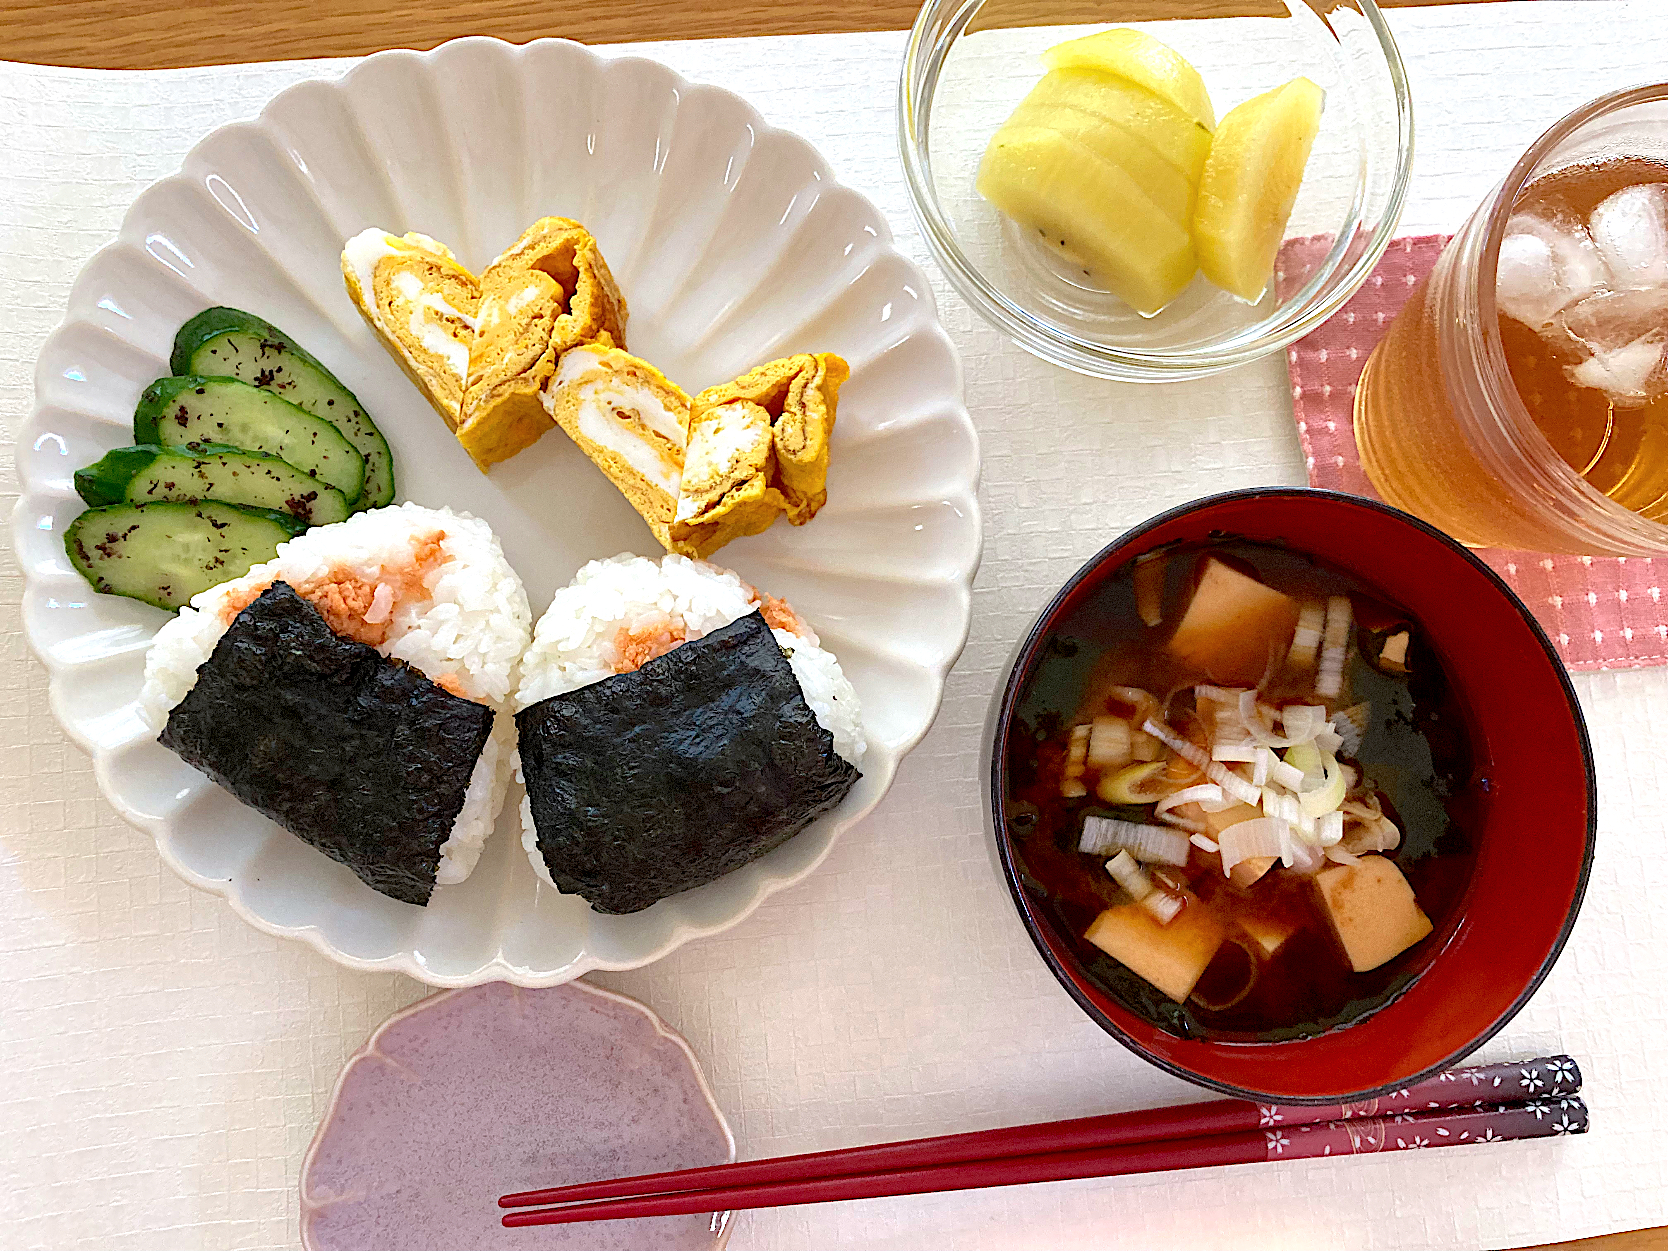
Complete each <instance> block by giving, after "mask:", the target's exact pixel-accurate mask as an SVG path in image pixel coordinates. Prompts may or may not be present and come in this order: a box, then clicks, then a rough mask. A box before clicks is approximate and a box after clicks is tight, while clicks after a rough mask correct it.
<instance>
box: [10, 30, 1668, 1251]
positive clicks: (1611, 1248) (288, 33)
mask: <svg viewBox="0 0 1668 1251" xmlns="http://www.w3.org/2000/svg"><path fill="white" fill-rule="evenodd" d="M1379 2H1380V4H1381V5H1383V6H1386V7H1392V6H1401V5H1408V4H1411V3H1415V2H1423V3H1427V4H1428V3H1438V4H1460V3H1470V2H1473V0H1379ZM1073 6H1077V7H1080V8H1081V15H1080V20H1082V21H1086V22H1088V21H1096V20H1100V19H1102V18H1104V16H1105V13H1106V9H1105V6H1104V5H1103V4H1099V3H1096V2H1095V0H1064V3H1062V0H990V3H989V4H987V7H986V9H985V10H984V11H982V12H981V15H980V22H979V24H980V25H981V26H1026V25H1038V24H1042V23H1043V22H1044V21H1047V22H1064V21H1069V20H1071V17H1070V15H1071V12H1072V9H1073ZM918 7H919V5H918V0H826V2H825V0H695V2H694V3H683V4H673V3H666V0H570V2H569V3H567V4H562V5H556V4H551V3H549V0H433V2H432V3H427V4H410V5H400V4H389V3H385V2H383V0H195V2H194V3H190V4H189V5H183V4H180V3H178V0H174V2H173V3H168V2H165V0H0V59H4V60H8V61H33V62H36V63H38V64H47V65H76V66H85V67H89V68H96V69H169V68H174V67H178V66H185V65H225V64H232V63H235V62H239V61H250V60H294V59H298V58H302V57H325V56H361V55H364V54H366V53H370V52H376V51H380V50H381V49H383V48H419V49H422V48H432V47H434V46H435V45H437V44H440V43H444V42H445V41H446V40H448V39H454V38H457V37H459V36H462V35H496V36H498V37H499V38H502V39H509V40H513V41H515V42H523V41H526V40H529V39H537V38H540V37H542V36H547V35H557V36H563V37H565V38H569V39H577V40H579V41H580V42H582V43H621V42H626V41H630V40H635V39H717V38H725V37H731V36H740V35H802V34H828V33H837V32H839V31H853V30H900V29H904V28H907V27H908V26H909V25H910V24H911V23H912V22H913V21H914V18H915V13H916V10H917V8H918ZM1270 7H1272V8H1273V9H1274V11H1281V6H1278V5H1274V6H1271V4H1270V3H1269V0H1207V3H1204V4H1200V3H1197V2H1194V3H1183V2H1182V0H1134V2H1133V3H1130V4H1126V5H1124V6H1123V7H1121V8H1120V10H1119V16H1120V18H1121V19H1122V20H1125V21H1138V20H1145V19H1160V18H1166V17H1178V16H1195V17H1197V16H1206V15H1215V14H1217V13H1221V14H1224V15H1225V14H1230V13H1233V14H1246V13H1255V12H1259V11H1261V10H1263V9H1265V8H1270ZM1600 1132H1602V1131H1600ZM1529 1251H1668V1227H1664V1228H1661V1229H1647V1230H1639V1231H1636V1232H1633V1233H1623V1234H1612V1235H1610V1236H1609V1237H1605V1238H1588V1239H1583V1240H1581V1241H1579V1242H1564V1243H1558V1244H1555V1245H1553V1244H1549V1245H1547V1246H1545V1247H1537V1248H1532V1249H1529Z"/></svg>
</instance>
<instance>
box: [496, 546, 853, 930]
mask: <svg viewBox="0 0 1668 1251" xmlns="http://www.w3.org/2000/svg"><path fill="white" fill-rule="evenodd" d="M516 705H517V707H518V709H519V710H520V711H518V712H517V714H516V724H517V730H518V734H519V741H520V752H521V770H522V776H523V777H524V779H525V781H526V783H527V799H526V801H525V802H524V803H523V804H522V829H523V834H522V839H523V843H524V844H525V846H526V848H527V852H528V856H529V858H530V859H531V860H532V863H533V867H534V869H535V870H536V871H537V872H538V874H539V876H540V877H542V878H543V879H544V880H545V881H547V882H550V883H551V884H552V885H553V886H555V887H557V888H558V889H560V890H563V891H566V892H568V893H571V894H578V895H581V896H583V897H584V898H585V899H586V900H588V901H589V902H590V903H591V905H592V906H593V907H595V908H596V909H597V910H598V911H601V912H613V913H619V912H635V911H638V910H640V909H642V908H646V907H648V906H649V905H650V904H652V903H654V902H655V901H656V900H658V899H663V898H665V897H666V896H667V895H672V894H676V893H677V892H679V891H684V890H689V889H691V888H693V887H696V886H700V885H702V884H703V883H706V882H710V881H712V880H713V879H715V878H717V877H721V876H722V875H723V874H725V873H728V872H731V871H732V870H734V869H737V868H739V867H741V866H742V865H743V864H746V863H748V862H749V861H751V860H755V859H757V858H758V857H759V856H762V855H764V854H765V853H766V852H768V851H770V850H772V849H773V848H775V847H777V846H779V845H781V844H782V843H783V842H786V841H787V840H788V839H789V838H791V837H793V836H794V835H795V834H797V833H798V832H799V831H800V830H802V829H804V828H805V826H807V825H809V824H810V823H811V821H813V820H815V819H816V817H818V816H820V815H821V814H822V813H824V812H827V811H828V810H829V809H831V808H833V807H834V806H835V805H836V804H838V803H839V802H840V800H841V799H843V798H844V797H845V795H846V793H847V792H848V791H850V789H851V787H852V786H853V785H854V784H855V783H856V781H857V779H858V778H859V777H860V776H861V775H860V774H859V773H858V768H857V766H858V765H859V764H860V763H861V761H862V758H863V753H864V741H863V731H862V726H861V721H860V717H859V711H858V705H857V695H856V693H855V692H854V691H853V690H852V687H851V683H850V682H848V681H847V680H846V678H845V675H844V674H843V673H841V672H840V666H839V662H838V661H837V660H836V659H835V658H834V656H833V655H832V654H831V653H829V652H827V651H825V650H823V648H822V646H821V644H820V642H819V640H818V639H817V636H816V634H815V632H814V631H813V630H812V629H811V628H810V626H809V625H808V624H806V622H805V621H804V620H803V619H802V618H801V617H800V616H799V615H798V614H797V613H796V612H794V610H793V609H792V607H790V606H789V605H788V604H787V603H785V602H784V601H782V600H779V599H774V598H772V597H771V596H768V595H761V594H760V593H759V592H758V591H756V590H755V589H754V588H753V587H751V586H749V585H747V583H745V582H743V581H742V580H741V579H740V578H739V577H738V576H737V575H735V574H734V573H732V572H730V571H729V570H726V569H720V568H719V567H718V566H716V565H712V564H708V563H707V562H705V561H698V560H690V559H688V558H686V557H683V556H667V557H665V558H663V559H662V560H659V561H654V560H649V559H647V558H644V557H641V556H617V557H615V558H613V559H612V560H602V561H592V562H591V563H590V564H588V565H586V566H585V567H584V568H583V569H581V570H580V571H579V574H578V576H577V577H576V578H575V579H574V581H573V583H572V584H571V585H570V586H568V587H565V588H564V589H562V590H560V591H558V592H557V593H556V596H555V598H554V599H553V600H552V601H551V605H550V608H549V610H548V611H547V612H546V613H545V614H544V616H543V617H542V618H541V619H540V620H539V623H538V626H537V628H536V629H535V631H534V635H533V644H532V647H531V648H529V649H528V652H527V654H526V656H525V657H523V660H522V675H521V686H520V689H519V690H518V691H517V693H516Z"/></svg>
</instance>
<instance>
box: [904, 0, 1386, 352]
mask: <svg viewBox="0 0 1668 1251" xmlns="http://www.w3.org/2000/svg"><path fill="white" fill-rule="evenodd" d="M1247 7H1251V6H1247ZM1259 7H1261V8H1262V10H1263V12H1264V14H1265V15H1264V16H1256V17H1217V16H1213V14H1214V13H1219V12H1220V11H1221V8H1222V6H1221V5H1220V4H1219V3H1212V2H1211V0H1197V2H1196V3H1193V4H1191V5H1184V4H1170V5H1167V6H1165V11H1166V12H1167V13H1186V11H1187V10H1188V9H1189V8H1191V9H1193V10H1196V11H1197V14H1196V16H1194V17H1191V18H1188V19H1187V20H1171V21H1161V22H1146V21H1137V20H1132V19H1135V18H1137V17H1139V16H1140V15H1141V13H1143V12H1144V11H1150V9H1145V8H1144V7H1143V6H1142V5H1139V4H1134V5H1131V4H1117V3H1089V4H1082V5H1077V6H1075V7H1067V6H1062V8H1061V9H1059V10H1058V11H1055V10H1049V9H1039V7H1038V6H1036V5H1034V4H1033V3H1030V0H928V2H927V4H926V5H925V6H924V7H923V8H922V9H921V13H920V16H919V17H917V18H916V21H915V28H914V29H913V30H912V31H911V32H910V39H909V46H908V50H907V51H906V53H905V56H904V66H903V76H902V79H901V81H900V83H899V89H898V146H899V150H900V154H901V156H902V159H903V166H904V174H905V177H906V179H907V181H908V184H909V195H910V202H911V204H912V206H913V208H914V210H915V215H916V219H917V221H919V223H920V225H921V230H922V233H923V234H924V235H925V236H926V239H927V244H928V246H929V247H930V248H931V249H932V253H933V255H934V256H935V257H936V258H937V259H938V263H939V264H940V265H941V266H942V267H943V269H944V272H945V274H946V275H948V277H949V279H950V282H951V284H952V285H954V286H955V288H956V290H958V291H959V292H961V294H962V296H963V298H965V299H966V300H967V302H968V303H969V304H971V305H972V306H973V307H974V308H975V309H977V310H978V311H979V313H980V314H981V315H982V316H983V317H985V318H986V319H987V320H988V321H989V322H991V324H992V325H994V326H996V328H997V329H999V330H1001V331H1002V332H1003V333H1004V334H1006V335H1007V336H1008V337H1009V338H1011V339H1012V340H1013V341H1014V342H1015V343H1017V344H1019V346H1020V347H1022V348H1024V349H1025V350H1026V351H1028V352H1031V353H1033V354H1034V355H1036V356H1040V357H1042V358H1043V359H1044V360H1047V361H1051V362H1053V363H1054V364H1057V365H1063V366H1065V367H1066V368H1067V369H1072V370H1076V371H1078V372H1079V373H1085V374H1091V375H1094V376H1096V377H1101V378H1111V379H1116V380H1118V381H1123V382H1164V381H1171V380H1175V379H1181V378H1195V377H1201V376H1203V375H1206V374H1212V373H1218V372H1220V371H1222V370H1224V369H1229V368H1232V367H1233V366H1235V365H1240V364H1244V363H1245V362H1247V361H1251V360H1255V359H1257V358H1258V357H1261V356H1265V355H1267V354H1268V353H1270V352H1274V351H1277V350H1279V349H1281V348H1284V347H1286V346H1287V345H1288V344H1290V343H1292V342H1293V341H1294V340H1296V339H1298V338H1301V337H1302V336H1303V335H1305V334H1307V333H1308V332H1309V331H1310V330H1313V329H1314V328H1315V327H1316V326H1318V325H1320V323H1321V322H1323V321H1325V320H1326V319H1327V318H1328V317H1330V316H1331V315H1332V314H1333V313H1335V312H1336V311H1337V310H1338V308H1339V306H1340V305H1342V304H1343V303H1344V301H1345V300H1347V299H1348V298H1349V297H1350V296H1351V295H1352V294H1354V292H1355V290H1356V288H1358V287H1359V286H1360V285H1361V284H1362V283H1363V282H1364V281H1365V280H1366V278H1367V276H1368V274H1369V273H1371V272H1372V269H1373V266H1374V265H1375V264H1377V263H1378V259H1379V257H1380V256H1381V255H1383V253H1384V249H1385V248H1386V247H1387V246H1388V245H1389V242H1390V239H1391V237H1392V235H1393V234H1394V233H1395V230H1396V224H1397V222H1398V220H1399V219H1400V216H1401V209H1402V201H1403V198H1404V196H1405V195H1406V191H1407V182H1408V174H1409V170H1410V167H1411V164H1412V159H1413V113H1412V106H1411V103H1410V101H1409V99H1408V88H1407V78H1406V75H1405V74H1404V72H1403V69H1402V62H1401V57H1400V55H1399V54H1398V53H1397V51H1396V44H1395V41H1394V40H1393V39H1392V38H1391V37H1390V31H1389V30H1388V29H1387V28H1386V26H1385V23H1384V19H1383V17H1382V15H1381V14H1380V13H1379V10H1378V7H1377V6H1376V5H1375V4H1374V3H1373V0H1268V2H1267V3H1265V4H1263V5H1261V6H1259ZM1040 13H1041V14H1046V16H1045V17H1043V18H1042V19H1041V20H1046V21H1050V22H1056V21H1057V22H1059V23H1060V24H1057V25H1046V26H1044V25H1038V24H1037V22H1038V21H1039V14H1040ZM1085 19H1090V24H1083V23H1084V21H1085ZM1066 23H1071V24H1070V25H1067V24H1066ZM1108 26H1133V27H1135V28H1137V29H1141V30H1144V31H1146V32H1148V33H1149V34H1151V35H1153V36H1154V37H1155V38H1157V39H1160V40H1162V41H1163V42H1164V43H1166V44H1169V45H1170V46H1171V47H1173V48H1175V49H1176V50H1177V51H1178V52H1180V53H1181V54H1182V55H1183V56H1185V57H1186V58H1187V59H1188V60H1189V61H1191V62H1192V63H1193V65H1194V66H1195V67H1196V68H1197V69H1198V70H1199V73H1200V74H1201V75H1202V76H1203V78H1204V80H1205V83H1206V85H1207V87H1208V88H1209V90H1210V93H1211V97H1212V101H1213V103H1214V105H1215V107H1216V112H1217V116H1218V118H1220V117H1221V116H1222V115H1224V114H1225V113H1227V111H1228V110H1229V109H1230V108H1232V107H1234V106H1235V105H1237V104H1239V103H1241V102H1242V101H1244V100H1247V99H1250V98H1251V97H1252V96H1254V95H1258V94H1260V93H1262V92H1264V91H1268V90H1270V89H1272V88H1274V87H1277V86H1279V85H1280V84H1282V83H1284V82H1286V81H1288V80H1290V79H1292V78H1295V77H1297V76H1298V75H1306V76H1308V77H1309V78H1311V79H1313V80H1314V81H1315V82H1316V83H1318V84H1319V85H1320V86H1321V87H1322V88H1323V89H1324V90H1325V91H1326V108H1325V111H1324V113H1323V114H1322V117H1321V127H1320V133H1319V135H1318V137H1317V138H1316V140H1315V145H1314V149H1313V152H1312V153H1311V155H1310V158H1309V164H1308V167H1307V170H1306V171H1305V174H1304V179H1303V185H1302V189H1301V190H1300V192H1299V194H1298V197H1297V202H1296V204H1295V205H1294V207H1293V211H1292V214H1291V217H1290V219H1289V221H1288V222H1287V226H1286V238H1287V239H1288V240H1291V239H1296V238H1308V239H1314V240H1317V241H1318V242H1317V245H1316V246H1312V247H1306V248H1302V249H1294V250H1293V251H1292V253H1291V268H1290V269H1289V270H1284V269H1282V268H1277V270H1276V277H1277V281H1275V282H1271V283H1270V284H1269V285H1270V290H1269V291H1267V292H1265V294H1264V295H1263V298H1262V299H1261V300H1260V301H1259V302H1258V303H1257V304H1255V305H1252V304H1248V303H1246V302H1245V301H1243V300H1240V299H1237V298H1236V297H1234V296H1231V295H1229V294H1228V293H1227V292H1225V291H1222V290H1220V289H1219V288H1217V287H1215V286H1213V285H1212V284H1211V283H1210V282H1208V281H1207V280H1206V279H1205V278H1204V276H1203V275H1195V276H1194V279H1193V282H1192V284H1191V285H1190V286H1189V287H1188V288H1187V289H1186V290H1185V291H1183V292H1182V294H1181V295H1180V296H1178V297H1177V298H1176V299H1175V300H1174V301H1172V302H1171V303H1170V304H1169V305H1168V306H1167V307H1166V308H1165V309H1163V310H1162V311H1161V312H1159V313H1158V314H1156V315H1154V316H1151V317H1144V316H1142V315H1141V314H1139V313H1137V312H1135V311H1134V310H1133V309H1131V308H1130V307H1129V306H1128V305H1126V304H1124V303H1123V302H1122V301H1120V300H1118V299H1117V298H1116V297H1115V296H1113V295H1111V294H1110V293H1109V292H1107V291H1104V290H1102V289H1100V288H1099V287H1097V286H1094V285H1093V284H1092V283H1090V282H1089V281H1088V280H1086V279H1085V278H1084V275H1083V271H1082V270H1079V269H1076V268H1074V267H1073V266H1071V265H1070V264H1068V263H1066V262H1065V261H1064V260H1062V259H1061V258H1060V256H1059V254H1058V253H1055V252H1052V251H1049V250H1047V249H1046V248H1045V247H1044V245H1043V244H1042V243H1041V242H1039V241H1038V240H1037V239H1035V238H1034V232H1032V231H1029V230H1027V229H1025V228H1024V227H1021V226H1019V225H1017V224H1016V223H1014V222H1012V221H1011V220H1009V219H1008V218H1006V217H1004V216H1002V215H1001V214H1000V213H998V212H997V211H996V209H995V207H994V206H993V205H991V204H990V203H988V202H987V201H986V200H984V199H983V198H982V197H981V196H980V195H979V194H978V192H977V191H975V190H974V177H975V174H976V171H977V169H978V166H979V160H980V158H981V157H982V156H983V154H984V150H985V146H986V144H987V143H988V142H989V141H990V138H991V136H992V135H994V134H995V133H996V131H997V129H998V128H999V127H1000V126H1001V125H1002V123H1003V122H1004V121H1006V120H1007V118H1008V116H1009V114H1010V113H1012V112H1013V109H1014V107H1015V105H1017V104H1018V103H1019V101H1020V100H1021V99H1022V98H1023V97H1024V96H1025V94H1026V93H1027V92H1028V91H1029V90H1030V89H1031V87H1032V86H1034V85H1035V83H1036V82H1037V80H1038V79H1039V78H1041V77H1042V74H1043V66H1042V63H1041V62H1040V61H1039V60H1038V54H1040V53H1041V52H1042V51H1043V50H1044V49H1046V48H1049V47H1051V46H1052V45H1054V44H1056V43H1059V42H1061V41H1063V40H1066V39H1071V38H1075V37H1077V36H1079V35H1084V34H1088V33H1091V32H1092V31H1095V30H1099V29H1104V28H1106V27H1108Z"/></svg>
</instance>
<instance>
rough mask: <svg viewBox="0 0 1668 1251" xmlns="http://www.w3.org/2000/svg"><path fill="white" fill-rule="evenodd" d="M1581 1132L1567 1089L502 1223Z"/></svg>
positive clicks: (579, 1209) (773, 1203)
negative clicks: (1521, 1098) (1494, 1102)
mask: <svg viewBox="0 0 1668 1251" xmlns="http://www.w3.org/2000/svg"><path fill="white" fill-rule="evenodd" d="M1586 1131H1587V1105H1586V1104H1585V1103H1583V1102H1582V1101H1581V1100H1580V1099H1579V1098H1577V1097H1575V1096H1563V1097H1559V1098H1556V1099H1542V1100H1535V1101H1533V1102H1529V1103H1518V1104H1505V1105H1499V1106H1494V1107H1486V1108H1471V1109H1469V1110H1439V1111H1434V1112H1426V1113H1423V1114H1417V1115H1415V1114H1405V1113H1404V1114H1402V1115H1401V1116H1398V1117H1365V1118H1361V1119H1352V1120H1347V1121H1333V1122H1331V1123H1329V1124H1319V1125H1316V1124H1310V1125H1299V1126H1296V1127H1292V1128H1282V1127H1275V1128H1269V1129H1259V1130H1251V1131H1248V1132H1243V1133H1232V1134H1217V1135H1214V1136H1212V1137H1206V1138H1175V1139H1165V1140H1162V1141H1157V1142H1137V1143H1123V1144H1120V1145H1116V1146H1102V1147H1091V1148H1087V1149H1084V1150H1078V1151H1058V1152H1051V1153H1047V1154H1043V1155H1025V1156H1010V1157H1003V1158H997V1159H984V1160H962V1161H958V1162H956V1163H953V1164H939V1165H933V1166H929V1167H926V1168H914V1169H903V1170H895V1171H890V1172H881V1173H864V1174H858V1175H855V1176H844V1177H817V1178H811V1179H805V1180H784V1181H778V1182H769V1183H762V1184H751V1185H740V1186H723V1187H718V1188H711V1189H705V1190H686V1191H680V1192H676V1193H671V1194H652V1195H637V1196H632V1197H630V1198H621V1199H604V1200H601V1201H598V1202H594V1203H577V1204H570V1205H568V1206H566V1207H556V1208H539V1209H536V1210H534V1211H524V1212H508V1213H505V1215H504V1218H503V1223H504V1224H505V1225H506V1226H508V1227H510V1228H517V1227H520V1226H524V1225H566V1224H573V1223H577V1222H580V1221H601V1220H626V1219H635V1218H641V1217H648V1216H680V1215H687V1214H691V1213H699V1212H722V1211H734V1210H737V1209H740V1208H759V1207H788V1206H792V1205H795V1204H802V1203H829V1202H834V1201H838V1200H846V1199H876V1198H881V1197H884V1196H888V1195H907V1194H922V1193H925V1192H927V1191H942V1190H972V1189H978V1188H983V1187H987V1186H1014V1185H1021V1184H1026V1183H1034V1182H1045V1181H1066V1180H1070V1179H1073V1178H1083V1177H1116V1176H1123V1175H1127V1174H1132V1173H1154V1172H1171V1171H1177V1170H1181V1169H1192V1168H1210V1167H1213V1166H1217V1165H1224V1164H1252V1163H1256V1162H1259V1161H1266V1160H1279V1159H1308V1158H1313V1157H1316V1156H1332V1155H1356V1154H1361V1153H1366V1152H1377V1151H1392V1150H1403V1149H1407V1148H1413V1147H1441V1146H1460V1145H1465V1144H1471V1143H1481V1142H1504V1141H1509V1140H1521V1139H1526V1138H1548V1137H1553V1136H1555V1135H1562V1134H1581V1133H1585V1132H1586Z"/></svg>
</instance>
